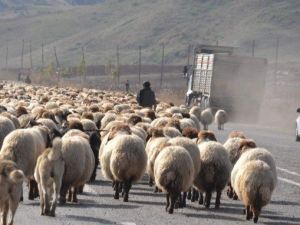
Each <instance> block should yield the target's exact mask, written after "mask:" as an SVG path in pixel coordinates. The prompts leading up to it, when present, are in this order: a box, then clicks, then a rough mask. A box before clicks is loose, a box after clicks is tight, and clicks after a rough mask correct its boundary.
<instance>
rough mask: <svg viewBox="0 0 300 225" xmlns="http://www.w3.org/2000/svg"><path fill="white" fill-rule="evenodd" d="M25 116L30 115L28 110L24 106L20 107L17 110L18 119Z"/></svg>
mask: <svg viewBox="0 0 300 225" xmlns="http://www.w3.org/2000/svg"><path fill="white" fill-rule="evenodd" d="M24 114H28V112H27V109H26V108H25V107H23V106H19V107H18V108H17V109H16V117H20V116H22V115H24Z"/></svg>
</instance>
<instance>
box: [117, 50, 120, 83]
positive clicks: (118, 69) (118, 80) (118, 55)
mask: <svg viewBox="0 0 300 225" xmlns="http://www.w3.org/2000/svg"><path fill="white" fill-rule="evenodd" d="M117 82H118V88H119V86H120V54H119V45H117Z"/></svg>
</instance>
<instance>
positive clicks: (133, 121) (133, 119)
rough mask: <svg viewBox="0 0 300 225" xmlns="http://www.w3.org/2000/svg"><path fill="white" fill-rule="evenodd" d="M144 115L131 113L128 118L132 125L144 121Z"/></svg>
mask: <svg viewBox="0 0 300 225" xmlns="http://www.w3.org/2000/svg"><path fill="white" fill-rule="evenodd" d="M142 121H143V120H142V117H140V116H138V115H131V116H130V117H129V119H128V123H129V124H132V125H136V124H137V123H139V122H142Z"/></svg>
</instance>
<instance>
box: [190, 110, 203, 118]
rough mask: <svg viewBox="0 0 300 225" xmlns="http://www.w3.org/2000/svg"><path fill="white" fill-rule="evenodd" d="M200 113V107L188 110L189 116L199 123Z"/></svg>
mask: <svg viewBox="0 0 300 225" xmlns="http://www.w3.org/2000/svg"><path fill="white" fill-rule="evenodd" d="M201 112H202V110H201V108H200V106H193V107H192V108H191V109H190V114H192V115H195V116H196V117H197V119H198V120H199V121H201Z"/></svg>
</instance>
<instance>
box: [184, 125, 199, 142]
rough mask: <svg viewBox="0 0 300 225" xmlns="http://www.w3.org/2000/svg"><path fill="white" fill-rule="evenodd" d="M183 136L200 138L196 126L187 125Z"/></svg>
mask: <svg viewBox="0 0 300 225" xmlns="http://www.w3.org/2000/svg"><path fill="white" fill-rule="evenodd" d="M182 136H183V137H187V138H190V139H195V138H198V131H197V129H196V128H194V127H186V128H184V129H183V130H182Z"/></svg>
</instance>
